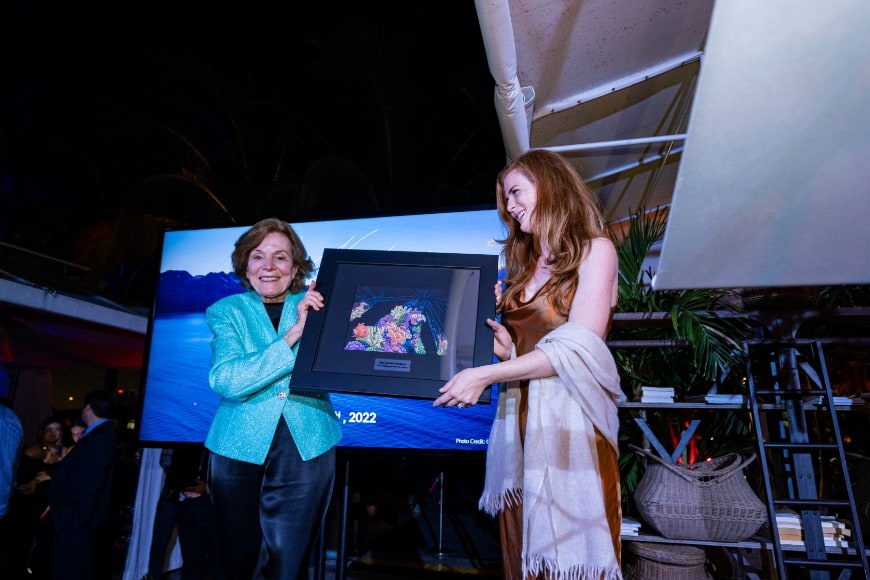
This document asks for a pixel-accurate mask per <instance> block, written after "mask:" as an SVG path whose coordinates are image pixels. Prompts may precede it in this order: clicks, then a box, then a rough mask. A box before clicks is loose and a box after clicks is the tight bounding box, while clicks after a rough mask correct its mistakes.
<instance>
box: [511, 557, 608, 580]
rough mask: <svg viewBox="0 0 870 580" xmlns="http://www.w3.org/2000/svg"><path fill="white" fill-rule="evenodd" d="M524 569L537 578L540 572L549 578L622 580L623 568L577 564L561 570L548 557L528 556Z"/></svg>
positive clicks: (557, 579)
mask: <svg viewBox="0 0 870 580" xmlns="http://www.w3.org/2000/svg"><path fill="white" fill-rule="evenodd" d="M523 570H525V571H526V573H527V574H531V575H532V576H534V577H535V578H537V577H538V576H539V575H540V574H543V575H544V578H546V579H547V580H589V579H591V578H595V579H596V580H622V570H621V569H620V568H619V567H615V568H613V567H609V568H604V567H601V566H586V565H583V564H577V565H575V566H571V567H570V568H568V569H567V570H559V569H558V568H557V567H556V564H555V562H553V561H551V560H550V559H548V558H543V557H540V556H538V557H533V556H527V557H526V558H524V560H523Z"/></svg>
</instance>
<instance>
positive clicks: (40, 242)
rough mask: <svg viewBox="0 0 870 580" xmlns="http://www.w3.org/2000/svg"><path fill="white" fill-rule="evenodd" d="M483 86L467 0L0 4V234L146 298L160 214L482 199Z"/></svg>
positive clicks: (251, 213) (492, 143) (164, 223)
mask: <svg viewBox="0 0 870 580" xmlns="http://www.w3.org/2000/svg"><path fill="white" fill-rule="evenodd" d="M493 90H494V84H493V80H492V78H491V76H490V74H489V71H488V68H487V63H486V56H485V53H484V48H483V44H482V39H481V33H480V29H479V26H478V21H477V17H476V14H475V11H474V4H473V3H472V2H447V3H432V2H423V1H397V0H390V1H379V2H364V3H361V2H346V1H339V2H330V3H316V4H315V3H301V4H300V3H292V4H291V3H287V4H283V5H278V4H273V5H272V7H270V8H266V7H258V6H256V5H255V4H250V5H245V6H244V10H242V8H241V6H240V5H238V4H235V3H231V4H225V5H222V6H219V5H216V4H210V5H208V6H203V7H196V6H189V5H186V4H185V3H176V4H173V5H166V6H161V5H156V4H141V5H137V4H111V5H103V6H100V7H94V6H89V5H86V4H63V5H58V6H47V5H32V4H25V3H22V2H12V3H5V4H4V5H3V7H2V8H0V99H2V100H0V242H5V243H6V244H10V245H13V246H16V247H18V248H24V249H26V250H30V251H32V252H37V253H39V254H43V255H45V256H51V257H52V258H56V259H59V260H64V261H68V262H71V263H73V264H75V265H80V266H84V267H85V268H87V270H86V271H81V272H79V273H78V274H77V275H75V276H73V275H72V274H71V273H70V272H71V271H74V272H77V271H78V270H76V269H75V268H72V269H67V270H66V271H65V278H66V280H64V281H63V283H69V281H70V280H69V278H71V277H72V278H76V280H74V283H75V284H76V285H79V286H80V287H81V288H82V289H88V288H93V289H94V290H95V291H96V292H99V293H101V294H103V295H105V296H107V297H110V298H113V299H116V300H119V301H120V302H122V303H126V304H129V305H142V306H150V304H151V300H152V296H153V289H154V283H155V281H156V276H157V267H158V263H157V262H158V253H159V243H160V238H161V233H162V231H163V230H164V228H167V227H173V228H179V227H213V226H224V225H248V224H251V223H253V222H255V221H257V220H258V219H261V218H263V217H268V216H278V217H281V218H283V219H286V220H288V221H291V222H293V221H310V220H316V219H331V218H344V217H356V216H370V215H392V214H399V213H411V212H418V211H434V210H443V209H451V208H457V209H458V208H463V207H470V206H480V205H489V204H493V203H494V201H495V199H494V180H495V176H496V173H497V172H498V170H499V169H500V168H501V167H502V165H503V164H504V161H505V157H504V148H503V146H502V142H501V135H500V132H499V128H498V123H497V120H496V118H495V112H494V107H493ZM226 251H227V254H228V255H229V251H230V249H229V248H227V249H226ZM24 262H25V265H22V266H21V268H22V269H24V270H27V269H28V266H27V264H30V266H33V270H36V271H34V272H29V271H26V272H23V273H21V274H19V275H22V276H23V277H26V278H28V279H31V280H32V279H33V278H34V277H36V278H39V277H40V276H48V275H49V272H48V270H49V269H50V268H39V267H38V266H34V261H31V260H26V259H25V260H24ZM16 274H18V272H16ZM52 281H53V280H46V281H45V284H46V285H48V286H51V284H50V282H52ZM37 282H40V281H39V280H37ZM54 282H55V283H57V284H61V282H60V281H56V280H54Z"/></svg>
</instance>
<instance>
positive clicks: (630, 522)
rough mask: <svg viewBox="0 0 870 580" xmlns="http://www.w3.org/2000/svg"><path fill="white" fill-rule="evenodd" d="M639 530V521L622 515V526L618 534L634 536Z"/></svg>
mask: <svg viewBox="0 0 870 580" xmlns="http://www.w3.org/2000/svg"><path fill="white" fill-rule="evenodd" d="M639 531H640V522H639V521H637V520H636V519H634V518H630V517H627V516H623V517H622V527H621V528H620V532H619V533H620V535H622V536H636V535H638V532H639Z"/></svg>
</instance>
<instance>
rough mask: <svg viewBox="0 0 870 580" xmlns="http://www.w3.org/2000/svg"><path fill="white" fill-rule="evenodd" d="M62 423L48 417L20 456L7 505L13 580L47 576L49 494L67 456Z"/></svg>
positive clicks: (49, 536)
mask: <svg viewBox="0 0 870 580" xmlns="http://www.w3.org/2000/svg"><path fill="white" fill-rule="evenodd" d="M63 438H64V423H63V421H62V420H61V419H60V418H58V417H55V416H54V415H51V416H49V417H47V418H45V419H44V420H43V421H42V423H40V425H39V429H38V430H37V433H36V442H34V443H32V444H31V445H28V446H27V447H26V448H25V449H24V451H23V452H22V454H21V458H20V461H19V464H18V469H17V471H16V486H15V493H14V494H13V496H12V498H11V500H10V503H9V525H10V526H11V527H13V528H14V529H15V534H14V537H13V538H11V540H10V542H11V543H10V552H11V560H12V561H11V563H10V566H9V568H10V570H11V575H12V577H13V578H15V577H24V576H27V577H34V576H35V577H39V578H42V577H46V576H47V575H48V574H49V571H48V562H49V561H50V558H49V556H50V551H51V548H50V545H51V536H52V533H51V525H50V523H49V522H48V521H47V517H46V516H47V510H48V490H49V488H50V486H51V480H52V476H53V474H54V472H55V470H56V469H57V467H58V466H59V465H60V462H61V461H62V460H63V458H64V457H65V456H66V450H65V448H64V446H63Z"/></svg>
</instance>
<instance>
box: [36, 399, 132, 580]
mask: <svg viewBox="0 0 870 580" xmlns="http://www.w3.org/2000/svg"><path fill="white" fill-rule="evenodd" d="M112 406H113V402H112V398H111V396H110V395H109V393H107V392H106V391H91V392H90V393H88V394H87V395H86V396H85V399H84V402H83V406H82V412H81V416H82V420H83V421H84V422H85V424H86V425H87V428H86V429H85V431H84V433H82V436H81V438H80V439H79V442H78V443H76V445H75V447H74V448H73V449H72V451H70V453H69V454H68V455H67V456H66V458H64V460H63V462H61V464H60V465H59V466H58V468H57V469H56V470H55V472H54V476H53V477H52V483H51V487H50V488H49V493H48V505H49V509H50V515H51V519H52V522H53V523H54V530H55V534H54V545H53V548H52V575H51V577H52V578H54V579H56V580H60V579H66V580H93V578H94V548H95V543H96V536H97V531H98V529H99V527H100V524H102V523H103V522H104V521H105V520H106V517H107V515H108V512H109V502H110V500H111V494H112V480H113V477H114V473H115V454H116V453H115V449H116V446H117V438H116V435H115V427H114V425H113V424H112V422H111V421H110V420H109V419H110V418H111V416H112Z"/></svg>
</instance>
